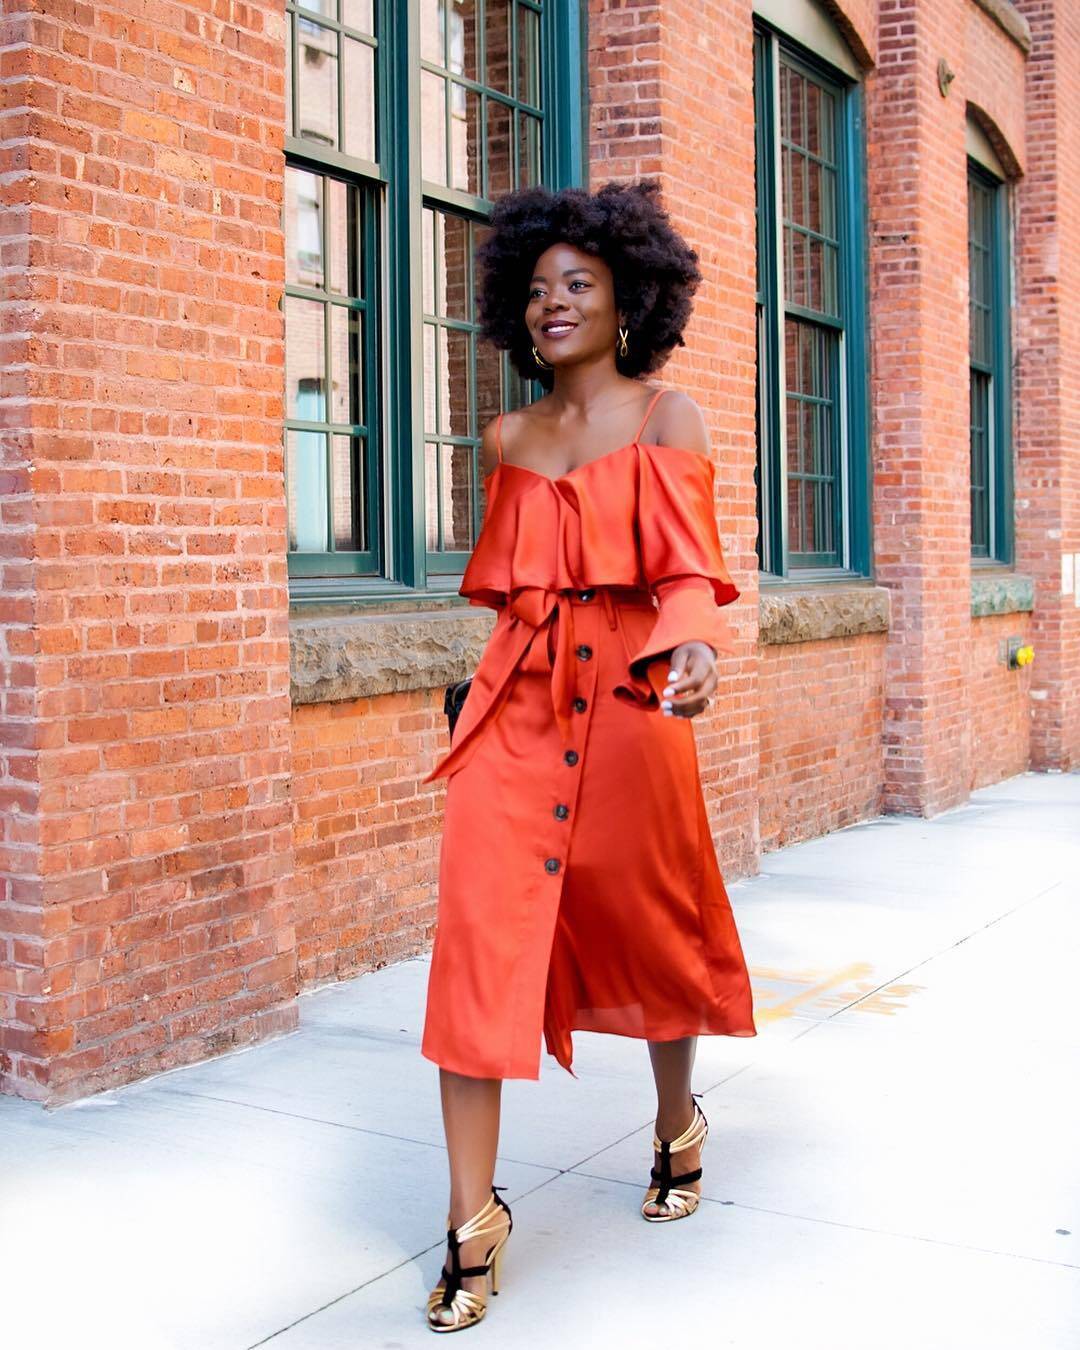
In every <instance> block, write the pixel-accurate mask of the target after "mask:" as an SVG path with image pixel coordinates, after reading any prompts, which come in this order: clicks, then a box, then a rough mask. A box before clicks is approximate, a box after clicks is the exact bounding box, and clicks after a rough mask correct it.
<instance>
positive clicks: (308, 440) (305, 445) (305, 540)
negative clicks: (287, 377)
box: [285, 431, 329, 553]
mask: <svg viewBox="0 0 1080 1350" xmlns="http://www.w3.org/2000/svg"><path fill="white" fill-rule="evenodd" d="M285 483H286V487H287V489H288V491H287V501H288V518H289V551H290V552H291V553H322V552H324V551H325V549H326V545H327V539H328V537H329V510H328V506H327V500H328V495H329V494H328V488H327V471H326V437H325V436H324V435H323V433H322V432H321V431H289V432H287V433H286V436H285Z"/></svg>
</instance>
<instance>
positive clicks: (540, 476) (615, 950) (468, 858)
mask: <svg viewBox="0 0 1080 1350" xmlns="http://www.w3.org/2000/svg"><path fill="white" fill-rule="evenodd" d="M658 192H659V189H658V185H657V184H656V182H655V181H654V180H645V181H642V182H640V183H638V184H630V185H618V184H614V183H611V184H608V185H607V186H605V187H603V188H601V189H600V191H599V192H597V193H596V194H595V195H590V194H588V193H587V192H585V191H583V190H582V189H565V190H563V191H561V192H558V193H551V192H550V191H548V190H547V189H544V188H530V189H523V190H521V191H519V192H516V193H511V194H509V195H507V196H505V197H503V198H501V199H500V200H499V201H498V203H497V204H496V206H495V210H494V213H493V215H492V218H491V226H490V231H489V233H488V235H487V237H486V238H485V239H484V241H483V243H482V244H481V245H480V247H479V249H478V250H477V262H478V264H479V266H480V269H481V275H482V281H481V285H480V290H479V294H478V299H479V303H480V313H481V323H482V326H483V329H484V333H485V336H487V337H488V338H489V339H490V340H491V341H492V342H493V343H494V344H495V346H496V347H499V348H503V349H507V350H509V352H510V356H511V360H512V361H513V363H514V365H515V366H516V367H517V369H518V370H519V371H520V372H522V373H523V374H525V375H526V376H529V377H536V378H538V379H540V381H541V382H542V383H543V385H544V387H545V389H546V390H547V393H546V394H545V395H544V397H542V398H540V399H538V400H537V401H536V402H534V403H531V404H529V405H528V406H526V407H523V408H520V409H519V410H517V411H515V412H509V413H506V414H505V415H500V416H499V417H497V418H495V419H494V420H493V421H492V422H491V423H489V424H488V426H487V427H486V428H485V429H484V432H483V438H482V455H483V469H484V478H485V483H486V487H487V506H486V511H485V516H484V524H483V529H482V530H481V533H480V537H479V538H478V540H477V543H476V547H475V549H474V551H473V554H472V557H471V558H470V561H469V564H468V566H467V567H466V569H465V573H464V576H463V578H462V584H461V587H460V594H462V595H465V596H468V597H469V600H470V603H472V604H476V605H485V606H489V607H491V608H494V609H495V610H496V611H497V613H498V618H497V620H496V623H495V627H494V629H493V630H492V633H491V636H490V638H489V640H488V643H487V645H486V647H485V649H484V654H483V658H482V660H481V662H480V664H479V666H478V668H477V670H476V672H475V674H474V676H473V680H472V683H471V685H470V688H469V695H468V698H467V699H466V700H465V703H464V706H463V708H462V711H461V713H460V716H459V718H458V720H457V723H456V725H455V727H454V733H453V736H452V737H451V746H450V750H449V752H448V753H447V754H446V755H444V756H443V757H442V759H441V760H440V761H439V762H438V764H437V765H436V767H435V768H434V769H433V770H432V772H431V773H430V774H429V775H428V776H427V778H425V780H424V781H425V782H431V781H432V780H434V779H435V778H438V777H446V778H447V780H448V781H447V787H446V804H445V816H444V830H443V840H442V849H441V855H440V867H439V915H438V928H437V931H436V937H435V945H434V950H433V953H432V964H431V973H430V978H429V983H428V998H427V1015H426V1020H425V1025H424V1035H423V1041H422V1046H421V1049H422V1053H423V1054H424V1055H425V1056H426V1057H427V1058H429V1059H431V1060H433V1061H434V1062H435V1063H437V1064H438V1065H439V1066H440V1087H441V1095H442V1107H443V1120H444V1125H445V1129H446V1141H447V1149H448V1154H449V1162H450V1212H449V1218H448V1225H449V1227H448V1234H447V1240H448V1246H449V1253H448V1257H447V1262H446V1264H445V1266H444V1269H443V1277H442V1279H441V1280H440V1282H439V1284H438V1286H437V1287H436V1289H435V1290H433V1291H432V1293H431V1295H430V1297H429V1300H428V1324H429V1326H431V1328H432V1329H433V1330H434V1331H456V1330H460V1329H462V1328H464V1327H467V1326H471V1325H473V1324H474V1323H476V1322H477V1321H479V1320H480V1318H481V1317H483V1315H484V1313H485V1311H486V1291H487V1284H488V1276H489V1275H490V1276H491V1278H492V1282H493V1289H495V1290H497V1281H498V1261H499V1258H500V1256H501V1253H502V1248H503V1246H504V1244H505V1242H506V1240H507V1238H508V1237H509V1235H510V1228H511V1225H512V1218H511V1215H510V1210H509V1207H508V1206H507V1205H506V1204H505V1203H504V1201H503V1200H502V1199H501V1197H500V1196H499V1195H498V1193H497V1188H496V1187H494V1186H493V1185H492V1181H493V1176H494V1167H495V1156H496V1149H497V1145H498V1135H499V1106H500V1090H501V1086H502V1080H503V1079H504V1078H533V1079H535V1078H538V1077H539V1053H540V1051H539V1043H540V1036H541V1031H542V1032H543V1037H544V1040H545V1042H546V1046H547V1049H548V1051H549V1052H550V1053H551V1054H552V1055H554V1057H555V1058H556V1060H557V1061H558V1063H560V1064H561V1065H563V1067H564V1068H566V1069H567V1070H568V1071H569V1072H570V1073H573V1070H572V1069H571V1067H570V1065H571V1058H572V1043H571V1038H570V1032H571V1031H572V1030H575V1029H585V1030H592V1031H606V1032H610V1033H614V1034H616V1035H624V1036H634V1037H638V1038H640V1039H642V1040H645V1041H647V1042H648V1046H649V1054H650V1059H651V1063H652V1070H653V1075H654V1078H655V1083H656V1094H657V1116H656V1138H654V1140H653V1147H654V1149H655V1151H656V1158H655V1161H654V1166H653V1169H652V1174H651V1175H652V1180H653V1183H654V1184H653V1185H652V1186H651V1187H650V1188H649V1189H648V1191H647V1193H646V1196H645V1200H644V1203H643V1204H642V1207H641V1213H642V1215H643V1217H644V1218H646V1219H647V1220H649V1221H651V1222H665V1221H670V1220H673V1219H679V1218H685V1217H687V1216H688V1215H690V1214H693V1213H694V1211H695V1209H696V1208H697V1204H698V1196H699V1194H700V1190H701V1186H700V1177H701V1168H700V1149H701V1145H702V1144H703V1142H704V1139H705V1136H706V1133H707V1130H708V1125H707V1122H706V1121H705V1117H704V1115H703V1114H702V1111H701V1108H700V1107H699V1106H698V1104H697V1101H696V1099H695V1095H694V1094H692V1093H691V1086H690V1075H691V1069H692V1066H693V1061H694V1053H695V1049H696V1045H697V1039H696V1038H697V1035H698V1034H701V1033H705V1034H724V1035H732V1036H753V1035H755V1034H756V1031H755V1027H754V1023H753V1015H752V1003H751V994H750V985H749V980H748V977H747V972H746V966H745V963H744V961H743V955H742V950H741V947H740V943H739V938H738V934H737V932H736V929H735V924H734V920H733V918H732V915H731V907H730V905H729V903H728V898H727V894H726V891H725V889H724V883H723V880H722V877H721V874H720V870H719V867H718V865H717V860H716V853H715V850H714V848H713V844H712V837H711V832H710V828H709V822H708V818H707V815H706V811H705V804H704V799H703V796H702V791H701V783H700V779H699V777H698V765H697V751H696V744H695V740H694V732H693V728H692V727H691V726H690V724H689V723H690V719H691V718H693V717H695V716H696V715H697V714H698V713H700V712H701V711H702V710H703V709H705V708H706V707H707V706H708V705H709V702H710V699H711V696H712V693H713V691H714V689H715V688H716V685H717V674H716V657H717V655H718V653H719V652H720V651H721V650H724V651H727V652H733V651H734V650H735V648H734V645H733V643H732V641H731V637H730V634H729V630H728V628H727V625H726V615H725V614H723V613H722V611H721V610H720V608H719V606H721V605H727V604H729V603H730V602H731V601H733V600H734V599H735V598H736V597H737V596H738V594H739V592H738V591H737V590H736V588H735V586H734V584H733V583H732V580H731V577H730V575H729V574H728V571H727V568H726V566H725V564H724V560H723V555H722V552H721V548H720V543H719V540H718V538H717V533H716V520H715V501H714V479H713V466H712V461H711V459H710V457H709V449H708V438H707V434H706V430H705V424H704V419H703V417H702V414H701V411H700V409H699V408H698V406H697V404H696V403H695V402H694V401H693V399H691V398H690V397H689V396H688V395H686V394H684V393H680V392H678V391H674V390H663V389H660V388H657V387H654V386H651V385H647V384H645V383H644V381H643V380H642V378H641V377H642V376H643V375H646V374H648V373H649V372H651V371H653V370H656V369H657V368H659V367H660V366H661V365H663V363H664V361H665V360H666V359H667V357H668V355H669V354H670V352H671V350H672V348H673V347H675V346H676V345H678V346H683V345H685V344H684V343H683V338H682V332H683V329H684V327H685V325H686V321H687V319H688V318H689V314H690V308H691V305H690V296H691V295H692V293H693V291H694V290H695V289H696V287H697V284H698V283H699V281H700V279H701V274H700V272H699V271H698V268H697V254H696V253H695V252H694V251H693V250H692V249H690V248H689V247H688V246H687V244H686V242H685V241H684V240H683V239H682V238H681V237H680V236H679V235H678V234H677V233H676V231H675V230H674V229H673V228H672V226H671V224H670V221H669V219H668V216H667V214H666V212H665V211H664V210H663V209H662V207H661V206H660V204H659V200H658ZM646 432H647V433H648V439H647V440H645V439H643V438H644V437H645V435H646Z"/></svg>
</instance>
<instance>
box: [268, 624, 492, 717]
mask: <svg viewBox="0 0 1080 1350" xmlns="http://www.w3.org/2000/svg"><path fill="white" fill-rule="evenodd" d="M495 618H496V615H495V611H494V610H493V609H481V608H480V607H479V606H477V605H469V604H461V603H459V604H457V605H456V606H454V607H453V608H449V609H419V610H418V609H412V610H409V611H399V612H396V613H389V614H370V613H367V614H365V613H352V614H340V613H338V614H321V615H318V616H313V617H310V618H307V617H292V618H290V620H289V648H290V653H289V657H290V668H291V669H290V674H291V681H290V683H291V693H292V701H293V703H294V704H301V703H330V702H333V701H334V700H337V699H353V698H371V697H372V696H374V695H376V694H391V693H398V692H401V691H403V690H407V689H435V688H438V687H439V686H440V685H446V684H450V683H452V682H453V681H454V680H461V679H464V678H465V676H466V675H470V674H472V672H473V671H474V670H475V669H476V666H477V663H478V662H479V660H480V656H481V653H482V652H483V650H484V646H485V644H486V642H487V639H488V636H489V634H490V633H491V630H492V628H493V627H494V625H495Z"/></svg>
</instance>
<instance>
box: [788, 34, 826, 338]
mask: <svg viewBox="0 0 1080 1350" xmlns="http://www.w3.org/2000/svg"><path fill="white" fill-rule="evenodd" d="M780 110H781V118H780V161H781V184H782V188H781V191H782V197H783V219H784V288H785V299H786V301H787V302H788V303H789V304H793V305H800V306H802V307H803V308H806V309H813V310H817V311H818V312H820V313H824V314H831V315H837V314H838V312H839V293H838V281H837V266H838V257H839V250H838V244H839V239H838V236H837V218H838V213H837V201H836V183H837V175H836V144H835V140H836V137H835V98H834V95H833V94H832V93H831V92H830V91H829V90H827V89H824V88H823V87H821V86H820V85H817V84H815V83H814V82H813V81H812V80H810V79H809V78H808V77H807V76H805V75H804V74H802V72H800V71H797V70H794V69H792V67H791V66H789V65H787V64H786V63H785V62H784V61H781V63H780Z"/></svg>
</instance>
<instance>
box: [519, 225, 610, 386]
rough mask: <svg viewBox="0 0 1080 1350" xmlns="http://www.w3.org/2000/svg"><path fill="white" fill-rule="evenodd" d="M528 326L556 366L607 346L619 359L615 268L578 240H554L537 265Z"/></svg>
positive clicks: (539, 348)
mask: <svg viewBox="0 0 1080 1350" xmlns="http://www.w3.org/2000/svg"><path fill="white" fill-rule="evenodd" d="M525 326H526V328H528V330H529V337H530V338H531V340H532V342H533V343H534V344H535V346H536V350H537V351H538V352H539V353H540V355H541V356H542V357H543V358H544V360H545V361H546V362H547V363H548V364H549V365H551V366H558V365H566V364H573V363H575V362H577V361H580V360H582V359H584V358H586V357H595V356H597V355H599V354H600V353H603V352H607V353H610V355H611V360H612V362H614V360H615V343H616V341H617V339H618V327H619V316H618V312H617V310H616V307H615V284H614V278H613V277H612V274H611V268H610V267H609V266H608V265H607V263H606V262H604V260H603V259H602V258H597V257H596V256H595V255H594V254H592V253H585V252H583V251H582V250H581V249H579V248H575V246H574V245H573V244H565V243H559V244H552V245H551V247H550V248H547V249H545V250H544V252H543V253H541V254H540V256H539V258H537V260H536V265H535V267H534V268H533V275H532V279H531V280H530V282H529V294H528V304H527V305H526V308H525Z"/></svg>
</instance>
